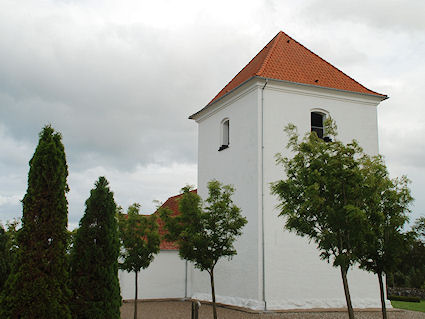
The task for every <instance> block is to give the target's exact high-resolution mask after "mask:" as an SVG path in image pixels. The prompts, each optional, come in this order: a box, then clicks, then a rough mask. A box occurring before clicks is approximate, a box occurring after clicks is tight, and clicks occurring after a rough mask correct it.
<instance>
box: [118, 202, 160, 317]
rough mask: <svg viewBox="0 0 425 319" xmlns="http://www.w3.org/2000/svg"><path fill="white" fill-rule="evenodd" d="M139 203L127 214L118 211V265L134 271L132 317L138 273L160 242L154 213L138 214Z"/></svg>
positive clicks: (135, 310) (148, 261) (135, 309)
mask: <svg viewBox="0 0 425 319" xmlns="http://www.w3.org/2000/svg"><path fill="white" fill-rule="evenodd" d="M139 211H140V204H138V203H134V204H133V205H131V206H130V207H129V208H128V210H127V215H124V214H122V213H121V212H120V211H119V213H118V221H119V229H120V238H121V243H122V247H123V249H122V250H121V259H122V262H121V263H120V265H119V267H120V268H121V269H123V270H125V271H127V272H134V285H135V292H134V319H137V293H138V278H137V277H138V273H139V272H140V269H146V268H148V267H149V265H150V263H151V262H152V261H153V259H154V257H155V255H156V254H157V253H158V252H159V244H160V243H161V240H160V236H159V233H158V223H157V221H156V215H150V216H143V215H139Z"/></svg>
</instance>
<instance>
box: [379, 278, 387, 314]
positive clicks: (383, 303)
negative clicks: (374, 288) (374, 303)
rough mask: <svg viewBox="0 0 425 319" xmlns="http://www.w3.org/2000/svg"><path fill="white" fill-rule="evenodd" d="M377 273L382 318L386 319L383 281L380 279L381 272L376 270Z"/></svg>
mask: <svg viewBox="0 0 425 319" xmlns="http://www.w3.org/2000/svg"><path fill="white" fill-rule="evenodd" d="M377 275H378V279H379V290H380V292H381V309H382V318H383V319H387V307H386V306H385V295H384V283H383V281H382V272H378V274H377Z"/></svg>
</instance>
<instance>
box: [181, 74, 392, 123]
mask: <svg viewBox="0 0 425 319" xmlns="http://www.w3.org/2000/svg"><path fill="white" fill-rule="evenodd" d="M254 78H257V79H261V80H266V81H270V80H272V81H277V82H282V83H290V84H297V85H301V86H305V87H309V88H322V89H327V90H332V91H336V92H343V93H353V94H359V95H362V96H368V97H374V98H378V99H380V101H381V102H382V101H385V100H387V99H389V96H388V95H384V94H379V93H376V94H372V93H362V92H355V91H349V90H342V89H336V88H331V87H326V86H320V85H314V84H307V83H300V82H292V81H286V80H279V79H274V78H267V77H262V76H258V75H254V76H252V77H250V78H249V79H248V80H246V81H244V82H242V83H241V84H239V85H238V86H237V87H235V88H233V89H232V90H230V91H229V92H226V93H225V94H224V95H223V96H221V97H219V98H218V99H216V100H214V101H212V102H210V103H208V104H207V105H205V106H204V107H203V108H202V109H200V110H199V111H198V112H196V113H193V114H192V115H190V116H189V120H196V117H197V116H198V115H199V114H200V113H202V112H203V111H205V110H206V109H207V108H209V107H210V106H212V105H214V104H216V103H217V102H219V101H221V100H223V99H224V98H225V97H227V96H228V95H229V94H231V93H233V92H234V91H235V90H237V89H238V88H240V87H241V86H243V85H245V83H247V82H249V81H251V80H252V79H254Z"/></svg>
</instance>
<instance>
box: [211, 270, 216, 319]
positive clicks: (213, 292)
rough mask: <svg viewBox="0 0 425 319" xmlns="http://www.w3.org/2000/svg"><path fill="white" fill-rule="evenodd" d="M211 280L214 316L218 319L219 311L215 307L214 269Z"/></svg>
mask: <svg viewBox="0 0 425 319" xmlns="http://www.w3.org/2000/svg"><path fill="white" fill-rule="evenodd" d="M210 279H211V295H212V302H213V316H214V319H217V309H216V306H215V288H214V269H211V272H210Z"/></svg>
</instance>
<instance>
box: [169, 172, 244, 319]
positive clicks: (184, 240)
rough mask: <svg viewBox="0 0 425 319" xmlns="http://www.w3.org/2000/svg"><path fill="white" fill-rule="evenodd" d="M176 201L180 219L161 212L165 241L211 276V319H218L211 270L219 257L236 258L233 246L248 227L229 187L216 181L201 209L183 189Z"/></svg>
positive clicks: (187, 189) (197, 199)
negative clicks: (181, 194) (172, 244)
mask: <svg viewBox="0 0 425 319" xmlns="http://www.w3.org/2000/svg"><path fill="white" fill-rule="evenodd" d="M182 191H183V196H182V197H181V199H180V201H179V210H180V212H181V215H178V216H176V217H171V211H169V210H163V211H161V218H162V219H163V220H164V222H165V229H166V230H167V231H168V235H166V238H167V239H168V240H170V241H175V242H177V244H178V246H179V255H180V257H182V258H183V259H186V260H189V261H191V262H193V263H194V265H195V267H196V268H198V269H200V270H201V271H204V270H206V271H207V272H208V273H209V275H210V282H211V295H212V301H213V315H214V319H216V318H217V309H216V303H215V288H214V267H215V265H216V264H217V262H218V261H219V259H220V258H222V257H228V258H229V259H231V258H232V256H234V255H236V253H237V252H236V249H235V248H234V246H233V243H234V242H235V240H236V238H237V237H238V236H240V235H241V234H242V228H243V227H244V226H245V224H246V223H247V220H246V218H245V217H243V216H242V215H241V212H240V208H239V207H237V206H236V205H234V204H233V201H232V199H231V196H232V194H233V192H234V189H233V187H231V186H230V185H224V186H223V185H222V184H221V183H220V182H218V181H216V180H212V181H210V182H209V183H208V191H209V197H208V198H207V200H206V205H203V203H202V200H201V198H200V196H199V195H197V194H196V193H194V192H191V191H190V187H189V186H186V187H184V188H183V189H182Z"/></svg>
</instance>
